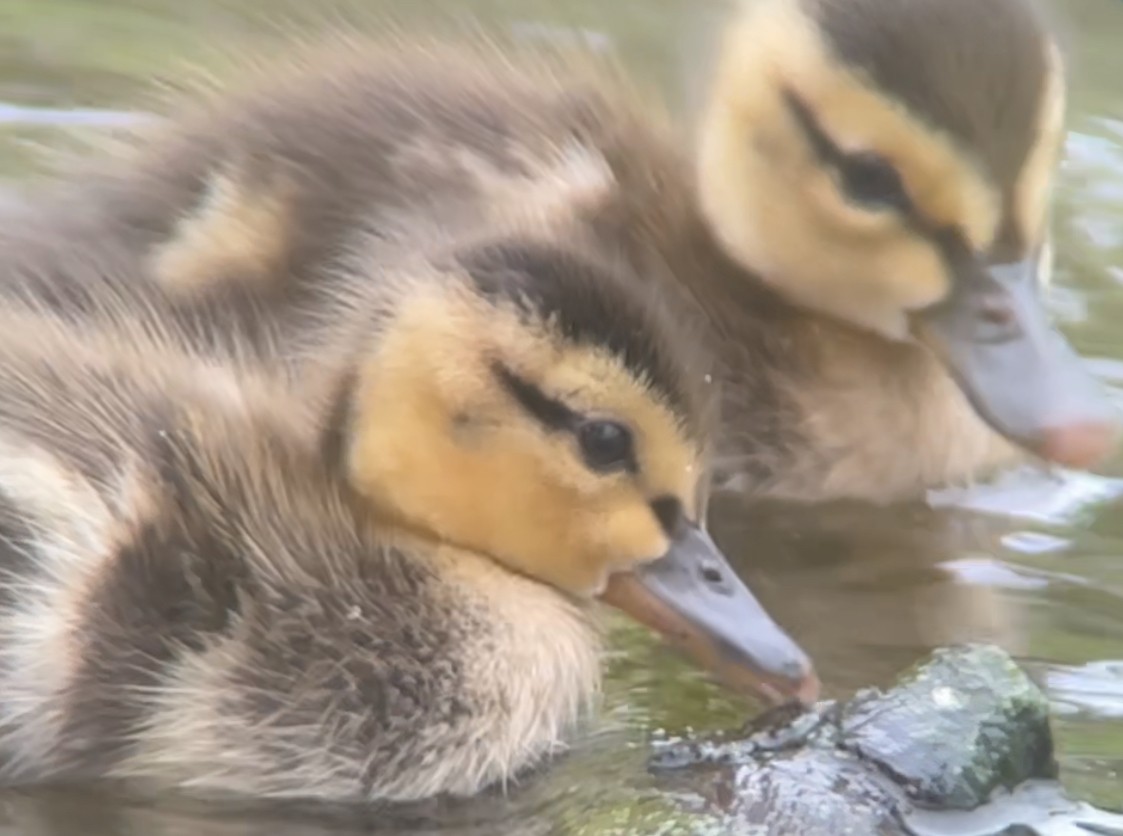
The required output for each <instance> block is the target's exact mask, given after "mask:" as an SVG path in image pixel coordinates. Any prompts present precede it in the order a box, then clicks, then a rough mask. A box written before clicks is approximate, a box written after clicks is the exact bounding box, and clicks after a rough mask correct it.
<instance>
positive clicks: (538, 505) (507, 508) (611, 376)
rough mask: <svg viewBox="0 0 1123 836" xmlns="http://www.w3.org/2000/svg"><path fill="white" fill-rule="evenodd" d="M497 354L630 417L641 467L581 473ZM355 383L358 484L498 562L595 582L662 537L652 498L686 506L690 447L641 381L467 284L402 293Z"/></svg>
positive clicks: (392, 508)
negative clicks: (505, 380) (405, 296)
mask: <svg viewBox="0 0 1123 836" xmlns="http://www.w3.org/2000/svg"><path fill="white" fill-rule="evenodd" d="M496 364H502V365H503V366H504V367H506V368H509V369H510V370H511V371H512V372H514V373H515V374H517V375H518V376H519V377H520V378H521V379H523V380H526V381H529V382H530V383H532V384H533V386H534V387H535V388H536V389H537V390H538V391H540V392H541V393H543V394H544V395H546V396H547V397H549V398H551V399H555V400H557V401H558V402H560V403H563V404H564V405H565V407H566V408H567V409H569V410H572V411H573V412H575V413H579V414H581V415H583V416H588V417H591V418H607V419H611V420H614V421H617V422H619V423H621V424H623V425H624V426H626V427H627V428H628V429H629V430H630V432H631V433H632V436H633V439H634V450H635V457H636V464H637V468H636V472H634V473H632V472H625V471H618V472H610V473H599V472H596V471H595V470H594V469H592V468H590V467H589V465H588V464H587V463H586V462H585V461H584V460H583V459H582V456H581V453H580V449H579V447H578V444H577V441H576V437H575V435H574V434H573V433H571V432H568V431H566V430H563V429H551V428H549V427H546V426H543V425H542V423H541V422H539V421H538V420H537V419H536V418H535V417H534V416H533V415H532V414H530V413H529V412H528V411H527V410H526V409H525V408H524V407H523V406H522V405H520V403H518V401H517V399H516V398H514V397H513V396H512V394H511V393H510V392H509V391H508V390H506V389H505V388H504V386H503V384H502V382H501V381H500V379H499V377H498V376H497V374H496V372H495V369H496ZM359 378H360V381H361V382H360V384H359V386H358V390H357V392H356V397H355V401H354V409H353V413H352V426H353V430H352V433H351V443H350V446H349V457H348V461H349V467H350V470H351V473H352V477H353V479H354V481H355V484H356V485H357V486H358V488H359V489H360V490H361V491H362V492H363V493H364V494H365V495H367V496H368V497H369V498H370V499H371V500H372V501H373V502H374V503H375V504H376V505H377V506H378V507H379V508H381V509H383V510H384V511H385V512H387V513H389V514H390V515H392V516H394V517H395V518H397V519H398V520H400V521H401V522H403V523H405V524H406V525H409V526H411V527H413V528H414V529H419V530H422V531H424V532H426V533H427V534H428V535H429V536H432V537H435V538H437V539H439V540H442V541H444V542H448V543H452V544H455V545H457V546H459V547H462V548H467V549H471V550H474V551H478V552H483V553H486V554H488V555H490V556H491V557H493V558H494V559H496V560H498V561H500V562H502V563H504V564H505V565H507V566H508V567H509V568H513V569H515V570H517V571H520V572H522V573H525V574H527V575H530V576H532V577H535V578H538V579H540V580H544V581H546V582H548V583H551V584H553V585H555V586H558V587H560V588H562V589H565V590H568V591H571V592H574V593H581V594H589V593H593V592H596V591H599V589H600V588H601V587H602V586H603V584H604V582H605V580H606V578H607V575H608V574H609V573H610V572H611V571H613V570H615V569H619V568H623V567H627V566H630V565H633V564H635V563H637V562H641V561H647V560H653V559H655V558H657V557H659V556H661V555H662V554H663V553H664V552H665V551H666V549H667V548H668V545H669V540H668V536H667V533H666V532H665V531H664V530H663V527H662V525H661V524H660V521H659V519H658V517H657V516H656V514H655V512H654V511H653V509H652V505H651V503H652V501H653V500H656V499H660V498H665V497H671V498H673V499H675V500H677V501H678V502H680V503H681V505H682V507H683V511H684V514H685V515H686V516H688V517H690V518H693V517H694V516H695V515H696V513H697V508H696V502H697V495H698V491H697V485H698V482H699V480H700V479H701V477H702V475H703V474H702V472H701V466H700V458H699V452H698V450H697V447H696V445H695V443H694V442H692V441H691V440H689V439H688V438H687V437H686V435H685V434H684V432H683V430H682V428H681V422H680V421H679V420H678V419H677V417H676V416H675V415H674V414H673V412H672V411H671V410H670V409H669V408H668V407H667V405H666V404H665V403H663V401H662V400H661V399H660V398H659V397H658V396H657V395H655V394H654V393H653V391H652V390H651V389H650V387H649V386H648V385H647V384H646V382H645V381H643V380H640V379H637V378H636V377H635V376H634V375H633V374H632V373H631V372H629V371H628V370H627V369H626V368H625V367H624V366H623V364H622V363H621V362H620V361H619V360H617V359H616V358H614V357H612V356H610V355H608V354H607V353H605V352H604V351H603V350H601V349H598V348H595V347H589V346H582V345H573V344H570V343H567V342H566V341H565V340H564V339H563V338H561V337H560V336H559V335H557V334H556V333H553V332H552V330H551V329H550V328H549V326H547V325H544V324H542V323H528V322H526V321H525V320H524V319H523V318H521V317H520V316H519V315H517V314H516V313H515V312H514V311H513V310H505V309H502V308H496V307H495V306H494V305H492V304H491V303H489V302H487V301H485V300H483V299H480V298H479V297H477V296H475V295H473V294H472V293H471V292H470V291H468V290H466V289H464V288H462V287H448V286H446V287H443V288H433V289H427V290H425V291H424V292H422V293H420V294H418V295H417V296H416V297H415V298H414V299H412V300H411V301H410V302H409V303H408V304H407V305H406V306H405V307H404V308H403V309H402V311H401V313H400V314H399V316H398V317H397V319H396V320H395V324H394V325H393V326H392V327H391V328H390V329H389V330H388V331H387V333H385V334H383V335H382V336H381V337H380V339H379V345H378V347H377V349H376V350H374V351H372V352H371V353H370V354H369V356H368V359H367V360H365V361H364V362H363V364H362V368H361V370H360V375H359Z"/></svg>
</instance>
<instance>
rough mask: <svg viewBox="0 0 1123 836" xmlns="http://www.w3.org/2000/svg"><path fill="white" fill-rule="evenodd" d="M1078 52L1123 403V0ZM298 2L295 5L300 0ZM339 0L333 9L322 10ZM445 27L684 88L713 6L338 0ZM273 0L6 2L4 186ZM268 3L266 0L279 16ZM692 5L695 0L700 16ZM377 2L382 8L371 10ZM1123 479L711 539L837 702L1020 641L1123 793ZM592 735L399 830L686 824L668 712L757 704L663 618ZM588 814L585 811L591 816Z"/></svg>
mask: <svg viewBox="0 0 1123 836" xmlns="http://www.w3.org/2000/svg"><path fill="white" fill-rule="evenodd" d="M1055 1H1056V2H1057V4H1058V9H1061V7H1062V6H1063V12H1064V16H1065V19H1066V21H1067V26H1068V28H1069V30H1070V33H1069V34H1070V40H1071V43H1072V51H1073V54H1072V59H1073V63H1074V89H1073V94H1072V108H1071V120H1070V124H1071V136H1070V139H1069V142H1068V147H1067V155H1066V160H1065V164H1064V168H1063V177H1062V182H1061V185H1060V188H1059V190H1058V195H1057V211H1056V218H1055V223H1056V227H1057V233H1058V249H1059V254H1060V257H1059V265H1058V271H1057V276H1056V280H1055V289H1054V293H1053V299H1052V301H1053V305H1054V310H1055V313H1056V315H1057V317H1058V318H1059V319H1060V321H1061V322H1062V323H1063V326H1064V328H1065V330H1066V331H1067V333H1068V334H1069V336H1070V337H1071V339H1072V340H1073V341H1074V343H1075V344H1076V345H1077V347H1078V348H1079V349H1080V350H1081V352H1082V353H1084V354H1085V355H1086V356H1087V358H1088V362H1089V363H1090V365H1091V366H1092V368H1093V369H1094V370H1095V372H1096V373H1097V374H1098V375H1099V376H1100V377H1101V378H1102V380H1103V381H1104V382H1105V384H1106V385H1108V386H1109V387H1110V388H1111V391H1112V394H1113V396H1114V397H1115V398H1116V400H1117V401H1118V402H1119V403H1120V404H1121V406H1123V330H1121V329H1120V328H1119V326H1118V324H1119V322H1121V321H1123V86H1121V85H1120V84H1119V83H1118V79H1119V78H1123V55H1121V54H1120V53H1119V51H1118V39H1119V38H1120V37H1121V36H1123V3H1120V2H1118V0H1066V2H1064V3H1063V4H1062V3H1060V0H1055ZM284 5H286V6H287V11H286V14H288V15H289V16H290V17H291V18H292V19H296V20H299V19H300V17H301V15H302V14H307V12H302V11H301V9H300V5H301V4H299V3H295V2H292V0H290V2H289V3H287V4H284ZM315 5H316V6H317V7H318V8H324V7H325V4H324V3H322V2H321V3H317V4H315ZM359 6H362V7H363V8H364V9H366V10H370V9H374V10H375V12H378V13H381V12H390V13H392V14H393V15H394V16H395V17H399V18H408V17H429V18H431V19H439V20H440V21H442V22H445V21H448V20H449V15H450V14H451V15H452V16H453V17H455V16H456V14H458V13H462V12H463V11H464V10H465V9H466V8H470V10H471V12H472V13H473V14H475V15H478V16H479V17H481V18H483V19H485V20H488V21H491V22H492V23H494V24H496V25H499V26H503V27H507V28H508V29H510V30H511V31H514V32H515V34H517V35H518V36H519V37H523V38H528V39H534V38H542V39H558V38H565V39H570V40H572V39H580V40H581V41H583V42H584V43H586V44H588V45H590V46H591V47H593V48H595V49H608V50H611V49H616V50H619V51H620V52H621V53H622V54H623V55H624V56H625V57H626V59H627V60H628V61H629V62H630V63H631V64H632V65H633V66H634V67H635V68H636V69H637V71H639V72H642V73H645V74H646V75H647V76H648V77H649V78H651V79H653V80H654V81H656V82H657V83H660V84H665V85H668V89H673V90H674V91H675V92H676V93H677V92H678V90H679V87H678V86H674V85H675V79H677V78H680V77H681V76H682V73H681V72H680V64H679V60H680V57H681V51H680V50H679V49H676V48H675V46H674V45H675V44H676V43H681V42H682V36H683V34H684V32H686V33H689V32H690V30H691V26H690V25H687V21H689V22H691V23H692V24H696V21H697V19H698V17H699V16H700V14H701V13H702V12H703V11H704V10H705V8H704V7H703V4H702V3H701V2H700V1H699V0H696V2H694V3H691V2H689V0H614V2H612V3H604V2H600V0H552V1H550V0H476V2H472V3H459V4H458V3H455V2H453V0H443V1H441V0H411V2H410V3H405V2H404V0H400V2H394V0H379V1H378V2H374V0H371V2H367V3H359V2H358V0H355V2H353V3H348V2H345V0H330V1H329V2H328V3H327V6H326V7H327V8H330V10H331V12H332V13H333V14H334V13H338V14H340V15H353V14H356V11H355V10H356V8H358V7H359ZM277 8H278V6H277V5H276V4H274V3H270V2H266V0H256V3H255V2H247V0H192V2H189V3H188V2H183V0H178V2H173V0H97V2H90V0H0V198H2V195H3V193H4V183H5V182H7V183H9V184H11V183H14V182H16V181H17V180H19V179H21V178H30V177H33V176H34V175H35V174H36V173H37V172H39V171H40V170H42V168H43V166H44V160H45V159H47V157H44V154H43V148H44V146H45V145H46V144H49V145H50V146H52V147H57V146H63V147H65V146H66V145H67V143H68V142H69V141H70V140H71V139H72V138H73V137H74V136H76V135H80V134H82V133H83V132H89V131H91V130H112V129H113V128H114V127H116V126H118V125H120V124H122V123H125V122H128V121H131V120H132V119H135V118H138V116H137V114H138V112H139V111H140V110H142V109H143V101H144V98H143V96H144V94H145V91H146V90H148V89H149V88H150V84H151V82H152V81H153V80H155V81H156V82H161V81H167V80H174V79H175V78H176V77H177V74H178V73H179V72H180V68H181V67H182V66H183V64H182V62H183V61H184V60H203V61H205V60H207V58H206V51H207V48H208V46H209V45H210V44H212V43H214V42H216V41H219V40H222V39H223V38H224V37H226V36H229V37H245V36H252V35H253V34H254V33H255V32H257V31H259V30H263V29H267V28H268V27H269V25H270V20H269V18H270V17H275V16H276V9H277ZM266 9H269V10H271V11H270V13H265V12H264V11H263V10H266ZM688 9H689V13H688ZM368 16H369V15H368ZM1104 472H1105V473H1106V475H1105V476H1102V477H1093V476H1087V475H1080V476H1076V475H1072V474H1064V473H1042V472H1035V471H1026V472H1019V473H1015V474H1011V475H1009V476H1008V477H1007V478H1005V479H1003V480H1002V481H1001V482H1000V483H999V484H997V485H995V486H988V487H987V488H985V489H975V490H971V491H949V492H943V493H941V494H939V495H934V496H933V497H932V498H931V501H930V502H929V503H928V504H927V505H918V506H916V507H910V508H905V509H900V508H898V509H894V510H893V511H892V512H885V511H880V512H877V511H871V510H870V509H863V508H856V507H848V506H845V505H840V506H838V507H832V508H826V509H819V510H818V511H817V512H816V513H815V514H814V515H808V514H807V513H805V512H804V513H796V512H794V511H791V510H783V509H765V510H756V511H750V510H749V509H747V508H745V507H744V506H743V505H741V504H739V502H738V501H737V500H736V499H734V498H730V497H719V498H718V499H717V500H716V502H715V508H714V511H715V522H714V526H715V534H716V536H717V537H718V538H719V540H720V541H721V542H722V544H723V545H724V546H725V547H726V549H727V550H728V551H729V552H730V554H731V555H732V556H733V557H734V558H735V559H737V560H738V561H739V563H740V565H741V566H742V567H743V569H744V572H745V575H746V577H748V578H749V580H750V581H751V582H752V583H753V584H754V586H755V588H756V589H758V590H759V592H760V595H761V597H762V598H763V599H764V600H765V603H766V604H767V605H768V606H770V608H771V609H772V610H773V611H774V613H775V615H776V616H777V618H778V619H779V620H780V621H781V622H783V623H784V624H785V625H787V626H788V627H789V628H790V629H791V631H792V632H793V634H795V635H796V636H798V637H799V639H800V641H801V642H802V643H803V644H804V645H805V646H806V647H807V649H808V650H809V651H810V652H811V653H812V654H813V655H814V657H815V658H816V661H817V663H818V666H819V671H820V674H821V676H822V678H823V680H824V682H825V684H826V688H827V691H828V693H829V694H830V695H832V696H844V695H846V694H848V693H850V692H851V691H852V690H853V689H855V688H857V687H860V686H864V685H868V684H882V683H886V682H888V681H889V680H891V679H892V677H893V675H894V674H895V673H896V672H897V671H898V670H900V668H901V667H903V666H905V665H907V664H910V663H911V662H913V661H914V660H916V659H917V658H919V657H920V656H922V655H923V654H924V652H925V651H926V650H927V649H928V648H930V647H933V646H936V645H939V644H945V643H948V642H954V641H960V640H966V639H986V640H994V641H997V642H998V643H1000V644H1002V645H1003V646H1004V647H1006V648H1007V649H1009V650H1010V651H1011V652H1013V653H1015V654H1016V655H1017V657H1018V658H1019V659H1020V660H1022V661H1023V662H1024V664H1025V665H1026V666H1027V667H1028V668H1029V669H1030V670H1031V671H1032V673H1033V674H1034V676H1035V677H1036V678H1037V679H1038V681H1039V682H1040V683H1041V684H1042V685H1043V686H1044V687H1045V688H1046V689H1047V691H1048V693H1049V695H1050V697H1051V698H1052V700H1053V702H1054V705H1055V709H1056V726H1055V728H1056V733H1057V738H1058V745H1059V749H1060V759H1061V767H1062V777H1063V780H1064V782H1065V784H1066V785H1067V787H1068V789H1069V790H1070V791H1071V792H1072V793H1073V794H1074V795H1076V796H1077V797H1079V798H1082V799H1086V800H1088V801H1091V802H1093V803H1096V804H1099V805H1102V806H1105V807H1111V808H1116V809H1123V513H1120V508H1121V507H1123V498H1121V497H1123V480H1119V479H1117V478H1113V477H1123V458H1120V459H1119V460H1117V461H1115V462H1113V463H1111V464H1110V465H1109V466H1108V467H1107V468H1105V471H1104ZM608 665H609V677H608V689H607V691H608V692H607V695H606V703H607V704H606V707H605V712H604V715H603V718H602V720H601V722H600V723H599V724H598V726H597V727H596V729H595V730H594V731H593V732H591V733H590V735H589V736H588V737H587V738H586V739H584V740H583V742H582V743H581V744H580V745H579V746H578V747H577V749H576V751H575V752H574V753H572V755H571V756H570V757H567V758H565V759H563V760H562V761H560V762H559V763H558V764H556V765H555V768H553V769H552V770H550V771H549V773H548V774H546V775H543V776H539V777H534V778H529V779H527V780H526V781H524V782H522V784H521V785H520V786H519V787H516V788H512V792H511V793H510V794H509V795H508V796H507V797H506V798H502V797H494V798H489V799H486V800H485V801H484V802H482V803H481V804H479V805H475V806H474V807H473V808H471V809H469V810H457V811H454V812H451V813H450V812H448V811H444V810H441V809H421V810H418V811H415V812H416V815H412V814H411V816H410V817H408V818H406V819H404V820H401V821H396V826H397V827H398V828H399V831H405V832H409V833H412V834H415V836H416V834H421V833H427V832H430V829H429V828H430V825H429V824H426V822H430V823H431V822H437V823H440V822H444V823H446V824H448V823H449V822H450V821H452V822H454V823H455V826H454V827H453V829H452V830H447V831H442V832H453V833H455V834H456V836H469V834H476V833H479V834H488V835H489V836H490V834H497V833H510V834H535V833H555V832H558V833H568V834H578V833H580V834H589V836H594V834H595V835H596V836H600V835H601V834H606V833H615V832H619V833H633V832H638V833H654V832H659V828H660V827H662V828H663V829H664V831H665V832H681V831H676V830H675V827H676V824H675V816H676V814H675V813H674V812H673V810H672V808H673V806H674V804H673V802H674V801H675V799H669V798H666V797H664V796H662V795H661V794H660V793H659V792H658V791H657V790H656V789H655V788H654V787H653V786H652V785H651V784H650V780H651V779H649V778H648V777H647V776H646V773H645V770H644V768H643V764H644V750H643V743H644V741H645V740H646V739H647V738H648V736H649V735H650V734H651V733H653V732H654V731H656V730H663V731H666V732H668V733H680V732H683V731H685V730H686V729H687V728H690V727H692V728H694V729H696V730H701V729H707V728H718V727H722V726H728V725H734V724H739V723H740V722H741V721H742V720H743V719H744V718H745V716H746V712H747V709H746V707H745V706H743V705H740V704H738V703H736V702H735V701H733V700H731V699H730V698H728V697H727V696H726V695H724V694H723V693H721V692H720V691H718V690H717V689H715V688H714V687H712V686H711V685H709V684H708V683H707V682H706V681H705V679H704V678H703V677H702V676H701V675H699V674H697V673H696V672H694V671H693V670H692V669H690V668H689V667H688V666H686V665H685V664H683V663H681V662H679V661H678V660H677V659H675V658H673V657H671V656H669V655H668V654H667V653H665V652H664V651H663V650H662V648H660V647H659V646H657V645H656V644H654V643H653V642H652V641H651V640H650V639H649V638H648V637H647V636H646V635H645V634H643V633H642V632H640V631H637V630H633V629H631V628H629V627H626V626H624V625H621V627H620V628H619V630H618V631H617V632H616V633H615V639H614V642H613V647H612V655H611V657H610V659H609V662H608ZM586 811H591V812H589V813H588V814H587V813H586ZM389 822H390V820H389V819H387V818H386V817H385V815H383V814H376V815H375V814H370V813H369V812H368V813H363V814H359V813H339V814H333V815H330V816H328V815H326V814H325V813H324V811H302V810H300V811H289V810H284V811H278V810H276V809H272V810H254V809H238V810H231V809H226V808H222V809H216V808H214V807H200V806H197V805H192V804H188V803H186V802H184V803H179V802H177V803H174V804H173V803H169V802H167V801H166V800H165V801H161V802H159V803H156V802H154V801H151V800H133V801H130V802H128V803H125V802H122V801H114V800H110V799H109V798H107V797H105V796H103V795H100V794H91V793H87V792H84V791H61V790H59V791H52V792H50V793H9V794H7V795H0V836H30V834H56V833H57V834H65V833H79V832H80V833H84V834H95V835H96V834H103V833H104V834H109V833H120V834H133V833H135V834H138V836H139V834H145V836H148V835H149V834H151V836H173V834H174V835H176V836H178V834H183V835H184V836H186V834H203V836H251V835H256V834H262V835H263V836H264V834H273V833H277V834H289V833H292V834H296V833H301V834H305V833H308V834H327V833H358V832H363V831H364V829H365V828H367V827H369V826H370V825H371V824H372V823H377V824H379V825H382V826H389Z"/></svg>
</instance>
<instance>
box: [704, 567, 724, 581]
mask: <svg viewBox="0 0 1123 836" xmlns="http://www.w3.org/2000/svg"><path fill="white" fill-rule="evenodd" d="M702 580H704V581H706V582H707V583H721V582H722V581H723V580H725V577H724V575H722V574H721V570H720V569H715V568H714V567H713V566H703V567H702Z"/></svg>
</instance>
